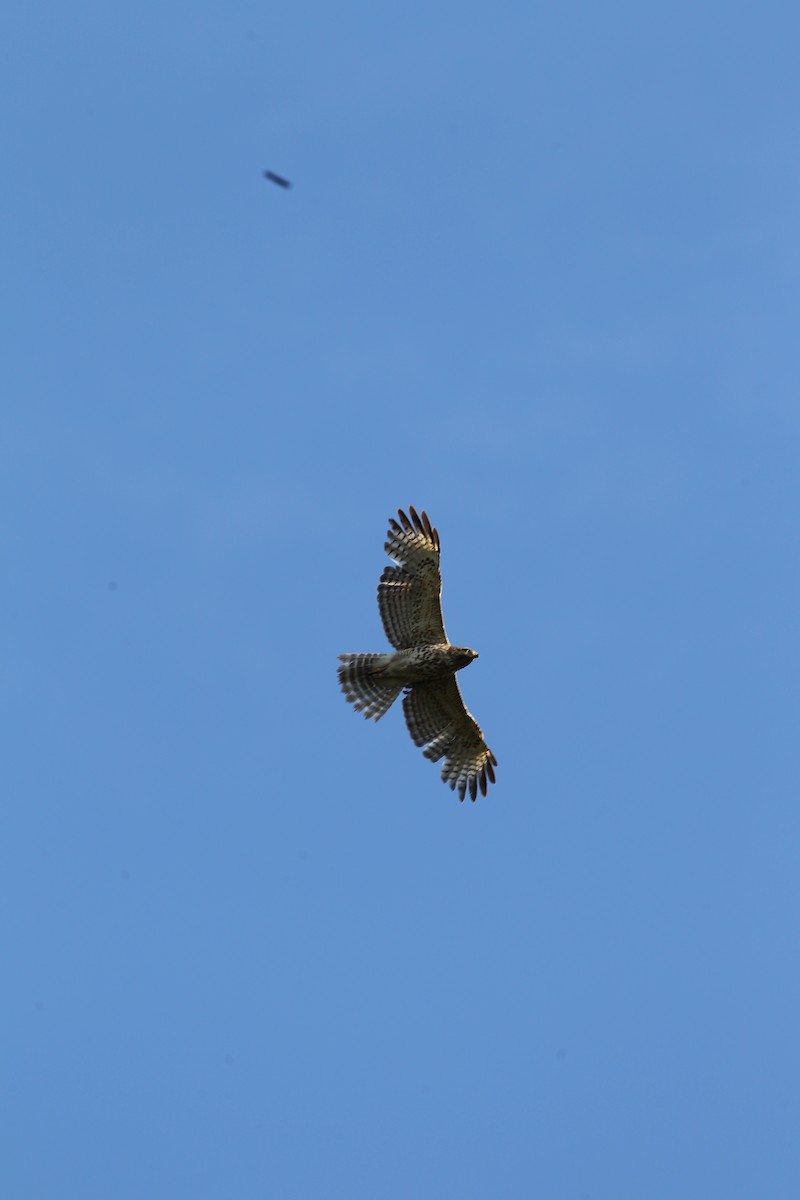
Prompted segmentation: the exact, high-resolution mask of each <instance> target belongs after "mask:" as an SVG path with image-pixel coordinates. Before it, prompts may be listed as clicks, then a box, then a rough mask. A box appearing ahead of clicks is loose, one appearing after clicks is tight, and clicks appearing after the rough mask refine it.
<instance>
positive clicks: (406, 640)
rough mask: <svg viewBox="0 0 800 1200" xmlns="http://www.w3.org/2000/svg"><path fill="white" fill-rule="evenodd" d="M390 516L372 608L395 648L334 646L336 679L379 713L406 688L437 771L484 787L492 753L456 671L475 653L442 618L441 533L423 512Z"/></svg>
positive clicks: (416, 731) (359, 704) (420, 739)
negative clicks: (450, 633) (453, 637)
mask: <svg viewBox="0 0 800 1200" xmlns="http://www.w3.org/2000/svg"><path fill="white" fill-rule="evenodd" d="M408 511H409V513H410V514H411V516H410V519H409V517H407V516H406V514H405V513H404V512H403V510H402V509H399V510H398V513H397V515H398V517H399V518H400V522H399V524H398V522H397V521H395V520H394V519H393V518H390V520H389V532H388V534H387V541H386V544H385V546H384V549H385V550H386V553H387V554H388V555H389V558H391V560H392V562H393V563H395V566H393V567H386V568H385V569H384V572H383V574H382V575H381V577H380V581H379V583H378V609H379V611H380V614H381V620H382V621H383V628H384V629H385V630H386V636H387V638H388V639H389V641H390V642H391V643H392V645H393V646H394V647H395V651H396V653H394V654H340V655H339V661H340V662H341V664H342V665H341V666H340V667H339V682H340V684H341V685H342V691H343V692H344V694H345V698H346V699H347V700H348V701H349V702H350V703H351V704H352V705H353V707H354V708H355V710H356V712H363V714H364V716H365V717H366V718H367V719H368V720H369V718H372V719H373V720H375V721H379V720H380V719H381V717H382V716H383V714H384V713H385V712H388V710H389V709H390V708H391V706H392V704H393V703H394V701H395V700H396V699H397V697H398V696H399V695H400V692H401V691H404V695H403V712H404V713H405V717H406V724H407V725H408V732H409V733H410V734H411V738H412V740H413V742H414V743H415V745H417V746H421V747H422V753H423V754H424V755H425V757H426V758H429V759H431V761H432V762H437V761H438V760H439V759H440V758H444V766H443V767H442V779H443V780H444V782H445V783H449V784H450V787H451V788H452V789H453V791H455V789H456V788H458V798H459V800H463V799H464V797H465V796H466V794H467V791H469V795H470V799H471V800H474V799H475V798H476V796H477V795H478V788H480V789H481V794H482V795H484V796H485V795H486V788H487V786H488V784H490V783H494V781H495V775H494V768H495V767H496V766H497V759H496V758H495V756H494V755H493V754H492V752H491V750H490V749H489V747H488V746H487V745H486V742H485V741H484V740H483V733H482V731H481V728H480V726H479V725H478V722H477V721H476V720H475V718H474V717H473V716H472V714H471V713H469V712H467V709H466V706H465V704H464V701H463V700H462V699H461V692H460V691H459V690H458V684H457V683H456V671H460V670H462V669H463V668H464V667H468V666H469V664H470V663H471V662H472V660H473V659H475V658H477V657H478V655H477V654H476V653H475V651H474V650H469V649H467V648H466V647H465V646H452V645H451V644H450V642H449V641H448V638H447V634H446V633H445V631H444V620H443V618H442V603H441V595H442V577H441V574H440V573H439V534H438V533H437V531H436V530H435V529H434V528H433V527H432V526H431V523H430V521H429V520H428V514H427V513H425V512H423V513H422V516H418V515H417V513H416V511H415V510H414V508H413V507H410V506H409V510H408Z"/></svg>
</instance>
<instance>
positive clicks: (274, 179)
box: [264, 171, 292, 188]
mask: <svg viewBox="0 0 800 1200" xmlns="http://www.w3.org/2000/svg"><path fill="white" fill-rule="evenodd" d="M264 178H265V179H268V180H269V181H270V183H277V185H278V187H282V188H290V187H291V186H292V185H291V184H290V183H289V180H288V179H284V178H283V176H282V175H276V174H275V172H274V171H265V172H264Z"/></svg>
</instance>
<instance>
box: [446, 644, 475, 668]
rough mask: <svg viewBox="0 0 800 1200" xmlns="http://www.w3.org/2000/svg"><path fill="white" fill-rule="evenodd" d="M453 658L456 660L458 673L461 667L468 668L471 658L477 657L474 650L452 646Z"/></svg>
mask: <svg viewBox="0 0 800 1200" xmlns="http://www.w3.org/2000/svg"><path fill="white" fill-rule="evenodd" d="M452 653H453V658H454V659H455V660H456V670H457V671H460V670H461V668H462V667H468V666H469V664H470V663H471V662H472V660H473V658H477V657H478V655H477V653H476V651H475V650H470V649H469V647H468V646H453V648H452Z"/></svg>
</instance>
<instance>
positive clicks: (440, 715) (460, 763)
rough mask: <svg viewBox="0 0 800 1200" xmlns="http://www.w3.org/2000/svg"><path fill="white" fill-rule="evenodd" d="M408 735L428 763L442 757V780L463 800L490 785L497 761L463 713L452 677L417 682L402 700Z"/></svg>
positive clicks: (470, 718)
mask: <svg viewBox="0 0 800 1200" xmlns="http://www.w3.org/2000/svg"><path fill="white" fill-rule="evenodd" d="M403 711H404V713H405V715H406V724H407V725H408V732H409V733H410V734H411V737H412V739H413V740H414V742H415V744H416V745H417V746H422V747H423V751H422V753H423V754H424V755H425V757H426V758H429V759H431V761H432V762H437V761H438V760H439V759H440V758H441V757H442V756H444V766H443V767H442V779H443V780H444V782H445V783H449V784H450V787H451V788H452V789H453V790H454V791H455V789H456V788H458V798H459V800H463V799H464V796H465V795H466V792H467V789H469V796H470V800H474V799H475V798H476V796H477V795H478V788H479V787H480V789H481V794H482V795H483V796H485V795H486V788H487V786H488V784H490V783H494V779H495V777H494V768H495V767H496V766H497V759H496V758H495V756H494V755H493V754H492V752H491V750H490V749H489V747H488V746H487V745H486V742H485V741H484V740H483V732H482V730H481V727H480V725H479V724H478V722H477V721H476V720H475V718H474V717H473V716H472V713H470V712H467V708H466V705H465V704H464V701H463V700H462V699H461V692H460V691H459V690H458V684H457V683H456V679H455V676H454V675H452V676H450V678H449V679H443V680H440V681H437V682H435V683H420V684H415V685H414V687H411V688H409V690H408V691H407V692H406V694H405V696H404V697H403Z"/></svg>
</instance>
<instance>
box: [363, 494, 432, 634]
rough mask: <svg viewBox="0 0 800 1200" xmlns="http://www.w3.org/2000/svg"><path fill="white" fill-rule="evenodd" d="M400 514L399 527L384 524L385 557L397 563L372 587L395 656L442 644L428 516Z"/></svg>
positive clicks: (386, 570) (387, 568)
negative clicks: (386, 529) (408, 649)
mask: <svg viewBox="0 0 800 1200" xmlns="http://www.w3.org/2000/svg"><path fill="white" fill-rule="evenodd" d="M408 511H409V512H410V513H411V519H410V520H409V518H408V517H407V516H406V514H405V513H404V512H403V510H402V508H401V509H399V510H398V513H397V515H398V517H399V518H400V524H399V525H398V523H397V521H395V520H394V519H390V521H389V526H390V528H389V532H388V534H387V535H386V536H387V539H388V540H387V542H386V545H385V549H386V553H387V554H388V555H389V557H390V558H391V559H392V560H393V561H394V562H395V563H397V566H395V567H386V569H385V570H384V572H383V574H382V575H381V578H380V583H379V584H378V608H379V610H380V614H381V620H382V621H383V628H384V629H385V630H386V636H387V638H388V639H389V641H390V642H391V643H392V645H393V646H394V647H395V649H397V650H402V649H404V648H405V647H407V646H434V645H437V644H439V643H441V642H446V641H447V634H446V633H445V631H444V621H443V619H442V603H441V593H442V577H441V575H440V574H439V534H438V533H437V532H436V530H435V529H434V528H433V527H432V526H431V523H430V521H429V520H428V514H427V513H423V514H422V516H421V517H420V516H418V515H417V513H416V510H415V509H414V508H412V507H409V510H408Z"/></svg>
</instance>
